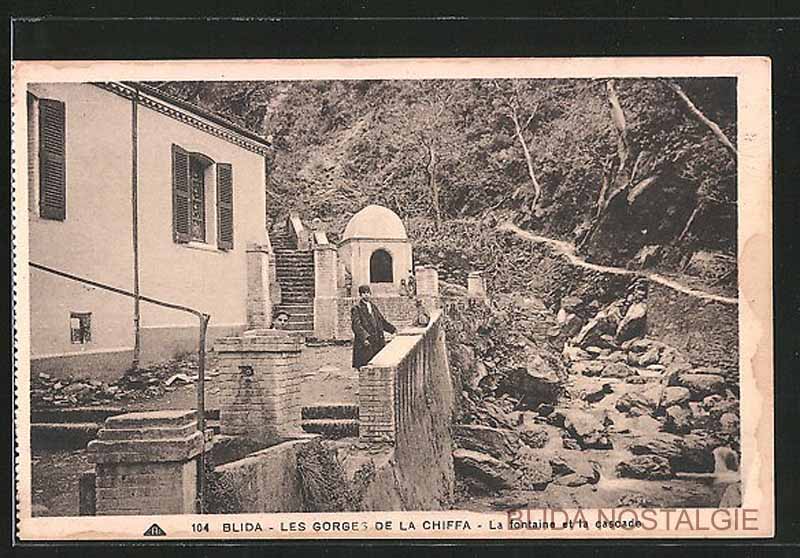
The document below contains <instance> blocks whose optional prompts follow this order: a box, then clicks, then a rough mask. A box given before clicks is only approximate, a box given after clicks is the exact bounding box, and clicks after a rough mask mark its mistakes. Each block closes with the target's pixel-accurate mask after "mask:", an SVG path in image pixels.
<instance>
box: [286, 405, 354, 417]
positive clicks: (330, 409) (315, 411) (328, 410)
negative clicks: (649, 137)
mask: <svg viewBox="0 0 800 558" xmlns="http://www.w3.org/2000/svg"><path fill="white" fill-rule="evenodd" d="M300 417H301V418H302V419H303V420H306V419H334V420H340V419H357V418H358V405H356V404H355V403H326V404H324V405H308V406H306V407H302V408H301V409H300Z"/></svg>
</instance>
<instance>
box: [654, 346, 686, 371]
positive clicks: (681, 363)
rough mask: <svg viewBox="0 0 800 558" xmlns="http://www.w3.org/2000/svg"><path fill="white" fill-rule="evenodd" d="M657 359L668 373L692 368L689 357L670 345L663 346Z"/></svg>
mask: <svg viewBox="0 0 800 558" xmlns="http://www.w3.org/2000/svg"><path fill="white" fill-rule="evenodd" d="M658 361H659V362H660V363H661V364H663V365H664V366H665V367H666V369H667V372H668V373H675V374H680V373H682V372H688V371H690V370H691V369H692V365H691V363H690V362H689V359H687V358H686V356H685V355H684V354H683V353H681V352H680V351H678V349H676V348H674V347H670V346H664V348H663V349H662V350H661V354H660V355H659V357H658Z"/></svg>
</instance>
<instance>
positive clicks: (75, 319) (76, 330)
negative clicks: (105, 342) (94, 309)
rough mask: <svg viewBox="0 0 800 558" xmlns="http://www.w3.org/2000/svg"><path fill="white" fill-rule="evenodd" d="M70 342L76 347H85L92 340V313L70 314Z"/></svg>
mask: <svg viewBox="0 0 800 558" xmlns="http://www.w3.org/2000/svg"><path fill="white" fill-rule="evenodd" d="M69 330H70V340H71V341H72V343H73V344H76V345H85V344H86V343H89V342H91V340H92V313H91V312H70V313H69Z"/></svg>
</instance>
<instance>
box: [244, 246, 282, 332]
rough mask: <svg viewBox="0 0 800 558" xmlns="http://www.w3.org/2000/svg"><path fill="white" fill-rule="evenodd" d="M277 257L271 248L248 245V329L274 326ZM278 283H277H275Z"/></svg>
mask: <svg viewBox="0 0 800 558" xmlns="http://www.w3.org/2000/svg"><path fill="white" fill-rule="evenodd" d="M274 269H275V256H274V255H273V254H271V253H270V250H269V246H266V245H261V244H256V243H249V244H248V245H247V327H248V328H252V329H255V328H268V327H270V325H272V303H273V297H274V294H275V292H274V291H275V289H274V288H273V287H272V283H273V282H275V281H274V278H272V277H271V275H272V274H273V271H272V270H274ZM275 283H276V282H275Z"/></svg>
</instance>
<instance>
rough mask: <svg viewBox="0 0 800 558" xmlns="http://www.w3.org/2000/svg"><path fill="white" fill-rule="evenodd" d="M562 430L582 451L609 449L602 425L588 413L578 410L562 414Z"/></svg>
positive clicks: (609, 442)
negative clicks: (568, 434)
mask: <svg viewBox="0 0 800 558" xmlns="http://www.w3.org/2000/svg"><path fill="white" fill-rule="evenodd" d="M564 428H565V429H566V430H567V432H569V433H570V435H571V436H572V437H573V438H575V440H576V441H577V442H578V445H580V447H581V448H582V449H611V447H612V445H611V440H609V438H608V436H607V435H606V433H605V431H604V427H603V424H602V423H601V422H600V421H599V420H598V419H597V418H595V417H594V416H593V415H590V414H589V413H585V412H583V411H579V410H568V411H565V412H564Z"/></svg>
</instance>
